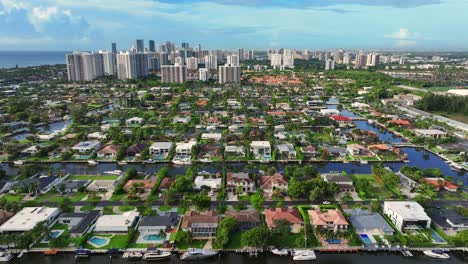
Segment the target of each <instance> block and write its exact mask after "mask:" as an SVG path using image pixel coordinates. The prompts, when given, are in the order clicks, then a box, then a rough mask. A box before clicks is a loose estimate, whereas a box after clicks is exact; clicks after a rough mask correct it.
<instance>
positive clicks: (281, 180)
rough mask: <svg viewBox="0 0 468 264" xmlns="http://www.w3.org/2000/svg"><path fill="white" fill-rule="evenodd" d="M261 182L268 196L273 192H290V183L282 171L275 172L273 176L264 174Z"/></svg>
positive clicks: (264, 192)
mask: <svg viewBox="0 0 468 264" xmlns="http://www.w3.org/2000/svg"><path fill="white" fill-rule="evenodd" d="M259 183H260V189H261V190H263V195H264V196H265V197H266V198H271V196H272V195H273V194H281V193H287V192H288V186H289V183H288V181H287V180H286V178H285V177H284V176H283V175H282V174H281V173H275V174H274V175H273V176H262V177H260V179H259Z"/></svg>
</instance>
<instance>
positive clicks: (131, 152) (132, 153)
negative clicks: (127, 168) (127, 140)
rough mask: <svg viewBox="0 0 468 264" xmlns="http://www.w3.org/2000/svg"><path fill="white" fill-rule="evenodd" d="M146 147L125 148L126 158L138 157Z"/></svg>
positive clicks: (142, 145)
mask: <svg viewBox="0 0 468 264" xmlns="http://www.w3.org/2000/svg"><path fill="white" fill-rule="evenodd" d="M147 147H148V146H147V145H146V144H132V145H130V146H129V147H128V148H127V151H126V152H125V154H126V155H127V157H138V156H140V153H142V152H143V151H144V150H146V148H147Z"/></svg>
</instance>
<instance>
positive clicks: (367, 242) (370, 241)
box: [359, 234, 372, 244]
mask: <svg viewBox="0 0 468 264" xmlns="http://www.w3.org/2000/svg"><path fill="white" fill-rule="evenodd" d="M359 237H360V238H361V240H362V241H363V242H364V243H365V244H372V240H371V239H370V238H369V236H368V235H367V234H359Z"/></svg>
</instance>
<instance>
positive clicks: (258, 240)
mask: <svg viewBox="0 0 468 264" xmlns="http://www.w3.org/2000/svg"><path fill="white" fill-rule="evenodd" d="M269 237H270V232H269V231H268V229H266V228H265V227H254V228H252V229H250V230H247V231H245V232H244V233H242V235H241V244H242V246H244V247H254V248H264V247H266V245H267V243H268V240H269Z"/></svg>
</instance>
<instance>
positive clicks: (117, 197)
mask: <svg viewBox="0 0 468 264" xmlns="http://www.w3.org/2000/svg"><path fill="white" fill-rule="evenodd" d="M124 197H125V194H113V195H112V197H111V198H110V199H109V201H111V202H118V201H120V200H122V198H124Z"/></svg>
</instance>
